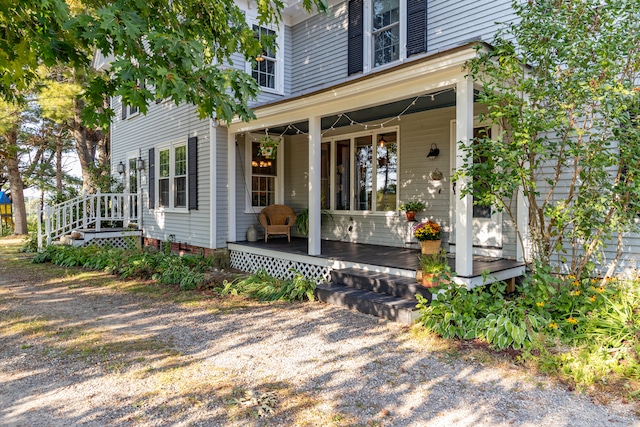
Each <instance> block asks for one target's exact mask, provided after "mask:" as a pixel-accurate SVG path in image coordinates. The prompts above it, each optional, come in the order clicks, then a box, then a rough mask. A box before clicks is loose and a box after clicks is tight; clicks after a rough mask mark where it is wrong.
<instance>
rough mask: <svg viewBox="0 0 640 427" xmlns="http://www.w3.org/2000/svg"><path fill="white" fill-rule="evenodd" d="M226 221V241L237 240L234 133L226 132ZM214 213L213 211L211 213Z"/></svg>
mask: <svg viewBox="0 0 640 427" xmlns="http://www.w3.org/2000/svg"><path fill="white" fill-rule="evenodd" d="M227 191H228V194H227V196H228V198H227V203H228V204H227V215H228V217H227V223H228V226H229V237H228V239H227V240H228V241H230V242H235V241H237V237H236V133H235V132H231V131H229V132H228V133H227ZM215 214H216V213H215V212H214V213H213V215H215Z"/></svg>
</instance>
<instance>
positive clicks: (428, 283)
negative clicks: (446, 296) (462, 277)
mask: <svg viewBox="0 0 640 427" xmlns="http://www.w3.org/2000/svg"><path fill="white" fill-rule="evenodd" d="M421 273H422V272H421ZM421 276H422V277H421V279H422V281H421V282H418V283H421V284H422V286H424V287H425V288H435V287H436V286H440V285H448V284H449V282H450V281H449V280H448V279H444V280H443V279H442V278H440V279H438V278H437V277H436V276H437V275H436V274H434V273H426V274H425V273H422V274H421ZM447 277H449V276H448V275H447ZM416 278H417V275H416Z"/></svg>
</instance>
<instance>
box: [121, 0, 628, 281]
mask: <svg viewBox="0 0 640 427" xmlns="http://www.w3.org/2000/svg"><path fill="white" fill-rule="evenodd" d="M285 3H287V2H285ZM243 4H245V5H246V3H243ZM249 4H251V2H249ZM287 4H288V6H287V7H286V8H285V10H284V19H283V22H282V24H281V26H280V27H279V28H276V27H268V28H261V29H260V31H264V32H274V33H275V35H276V39H277V44H278V47H277V49H276V51H275V52H269V53H268V54H267V55H265V57H264V61H262V62H258V63H257V65H252V64H250V63H244V62H243V61H242V58H241V57H240V56H239V55H238V58H235V59H234V64H236V66H244V67H245V69H246V71H247V72H250V73H252V74H253V75H254V77H255V78H256V79H257V81H258V83H259V84H260V86H261V87H262V94H261V95H260V97H259V99H258V100H257V102H256V103H255V104H254V105H253V109H254V112H255V115H256V119H255V120H253V121H251V122H248V123H247V122H241V121H234V122H232V123H228V124H218V123H217V121H215V120H200V119H198V117H197V115H196V113H195V108H194V107H193V106H190V105H181V106H179V107H176V106H175V105H174V104H173V103H171V102H159V103H156V104H154V105H151V106H150V107H149V111H148V113H147V114H146V115H141V114H139V112H137V111H135V110H132V109H131V108H130V107H127V106H126V105H124V106H123V105H122V104H121V103H120V102H119V100H118V99H114V100H113V102H112V106H113V108H114V109H115V111H116V118H115V119H114V120H113V122H112V127H111V132H112V133H111V143H112V155H111V156H112V157H111V158H112V170H113V171H116V170H117V168H118V165H119V164H120V163H122V164H123V165H124V169H125V170H124V173H123V174H122V175H121V176H119V174H116V177H118V178H119V179H123V183H124V184H125V187H126V188H127V190H128V191H129V192H132V193H136V194H138V195H139V197H140V204H139V206H140V208H139V209H140V212H139V213H140V217H141V218H140V223H139V224H140V225H141V229H142V233H143V236H144V241H145V242H146V243H147V244H161V242H165V241H168V240H171V241H173V242H174V244H176V245H178V246H179V247H180V248H181V249H190V250H195V251H197V250H200V249H203V250H205V251H206V252H207V253H209V252H211V251H216V250H229V251H230V254H231V263H232V265H233V266H235V267H238V268H241V269H244V270H247V271H250V270H256V269H258V268H265V269H266V270H267V271H268V272H270V273H272V274H274V275H280V276H288V275H290V274H291V272H290V271H289V269H290V268H292V267H293V268H296V269H297V270H299V271H302V272H304V273H305V274H307V275H308V276H310V277H318V276H323V277H326V278H329V274H330V272H331V271H332V270H340V269H345V268H356V269H360V270H362V271H367V272H377V273H385V274H392V275H397V276H404V277H409V276H412V275H413V274H414V270H415V264H416V261H417V253H418V251H417V250H416V248H417V246H416V245H415V243H416V242H415V240H413V238H412V235H411V227H412V226H413V225H414V224H415V223H410V222H407V221H406V219H405V217H404V214H402V213H401V212H399V211H398V207H399V206H400V204H402V203H403V202H406V201H410V200H413V199H419V200H421V201H423V202H424V203H425V204H426V205H427V207H426V209H425V210H424V211H423V212H419V213H418V219H419V220H424V219H427V218H429V219H433V220H435V221H437V222H438V223H440V224H441V225H442V226H443V229H444V231H445V233H444V236H443V247H445V248H446V249H447V250H448V251H449V252H450V253H452V254H455V271H456V274H457V279H456V280H458V281H460V282H463V283H466V284H468V285H477V284H480V283H482V282H483V280H484V279H483V277H482V271H483V270H490V277H491V280H506V279H509V278H512V277H517V276H520V275H522V274H523V272H524V265H523V263H522V262H521V261H522V260H523V257H524V255H525V248H523V247H522V246H521V244H520V242H519V240H518V239H517V238H516V234H515V224H513V223H512V221H511V220H510V218H508V217H507V216H506V215H501V214H500V213H499V212H494V211H492V210H491V209H490V208H478V207H476V208H475V209H474V206H473V200H472V198H471V197H470V196H466V197H462V198H460V197H459V194H457V193H456V188H455V185H454V184H453V183H452V181H451V175H452V171H453V170H454V169H455V168H456V167H457V166H460V165H462V164H463V163H464V161H465V160H466V159H465V158H464V154H463V153H462V152H461V151H460V150H459V149H458V144H456V142H457V141H462V142H465V141H469V140H470V139H472V138H473V137H474V133H475V132H497V131H498V129H495V128H493V129H492V128H490V127H488V126H486V125H485V124H483V123H480V122H478V120H477V115H478V113H479V112H480V111H482V110H483V106H482V105H480V104H478V103H477V102H475V99H474V91H475V89H476V87H475V85H474V82H473V81H472V80H471V79H470V78H469V77H467V75H466V72H465V71H463V68H462V67H463V64H464V63H465V61H467V60H469V59H470V58H473V57H474V56H475V55H477V52H476V50H475V47H476V46H477V44H478V41H480V43H482V41H490V40H491V38H492V35H493V33H494V32H495V30H496V25H495V24H494V23H495V22H506V21H510V20H513V19H514V14H513V11H512V10H511V3H510V1H490V0H480V1H476V2H450V1H444V0H347V1H334V2H331V8H330V12H329V14H326V15H325V14H313V13H311V14H310V13H307V12H305V11H304V10H302V9H301V8H300V7H299V5H298V4H297V2H289V3H287ZM253 16H255V11H254V10H252V9H251V7H250V6H249V8H248V9H247V19H249V20H250V21H252V19H253V18H252V17H253ZM254 24H255V23H254ZM256 25H257V24H256ZM485 48H489V47H488V45H485ZM239 64H244V65H239ZM267 134H268V135H269V136H272V137H275V138H280V139H281V142H280V144H279V147H278V150H277V156H276V158H274V159H265V158H264V157H263V156H261V154H260V150H259V142H258V141H259V140H260V139H261V138H263V137H264V136H265V135H267ZM430 153H431V154H432V155H431V156H429V157H428V155H429V154H430ZM435 153H438V154H437V155H435V156H434V155H433V154H435ZM138 158H140V159H141V160H143V162H144V169H141V170H138V168H137V167H136V160H137V159H138ZM457 185H464V183H457ZM511 203H512V206H513V209H514V211H515V212H517V222H518V226H519V228H520V229H521V230H525V229H526V227H527V223H528V211H527V208H526V205H525V202H524V201H523V200H522V199H521V198H518V197H517V195H514V197H513V200H512V201H511ZM271 204H285V205H288V206H291V207H292V208H294V209H295V210H297V211H300V210H302V209H305V208H308V209H309V211H308V212H309V233H308V239H305V240H302V239H297V240H296V239H294V240H295V241H294V242H292V243H290V244H289V243H287V244H285V243H284V242H285V241H286V239H284V240H282V239H270V240H269V241H268V242H266V243H264V242H261V241H259V242H255V243H253V242H246V233H247V230H248V229H249V227H250V226H253V227H254V228H255V229H257V230H258V232H259V233H261V232H262V227H261V226H260V225H259V223H258V213H259V212H260V211H261V210H262V209H263V208H264V207H266V206H268V205H271ZM321 210H326V211H329V212H330V213H331V216H332V218H333V219H332V221H329V222H326V223H323V224H321V221H320V217H321ZM634 241H636V242H638V240H634ZM354 244H356V245H355V246H354ZM357 244H360V245H357ZM363 244H366V245H371V246H362V245H363ZM345 245H346V246H345ZM349 245H350V246H349ZM354 247H355V248H364V249H363V250H362V253H361V255H360V256H358V255H357V254H356V252H357V250H356V249H353V248H354ZM635 247H636V248H637V243H636V246H635ZM345 248H349V249H345ZM349 253H352V254H356V255H354V256H350V255H349ZM401 257H405V258H406V257H408V261H402V260H401V259H402V258H401ZM628 260H633V257H632V256H630V257H629V258H628Z"/></svg>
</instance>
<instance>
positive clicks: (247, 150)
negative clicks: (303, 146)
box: [244, 133, 285, 214]
mask: <svg viewBox="0 0 640 427" xmlns="http://www.w3.org/2000/svg"><path fill="white" fill-rule="evenodd" d="M263 136H264V135H263V134H258V133H247V134H246V136H245V143H244V154H245V156H244V158H245V167H244V171H245V172H244V173H245V176H244V179H245V182H246V183H247V186H246V191H245V201H244V213H247V214H251V213H260V212H261V211H262V209H264V208H265V206H253V205H252V204H251V201H252V197H251V196H252V191H253V188H252V185H253V179H252V178H253V172H252V170H251V160H252V156H253V153H252V151H251V148H252V144H253V143H254V142H257V141H259V140H260V138H262V137H263ZM284 144H285V142H284V138H282V140H281V141H280V144H278V149H277V151H276V176H275V186H276V189H275V198H274V199H275V203H277V204H283V203H284V194H283V188H284Z"/></svg>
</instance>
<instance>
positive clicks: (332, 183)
mask: <svg viewBox="0 0 640 427" xmlns="http://www.w3.org/2000/svg"><path fill="white" fill-rule="evenodd" d="M391 132H395V133H396V144H397V146H398V148H397V156H398V159H397V163H396V164H397V166H396V167H397V172H396V174H397V177H396V180H397V181H398V182H399V176H400V171H401V165H400V159H401V156H400V150H401V144H400V140H401V135H400V126H389V127H386V126H385V127H384V128H376V129H373V130H365V131H360V132H352V133H345V134H340V135H334V136H330V137H326V138H323V139H322V143H323V144H324V143H329V144H330V147H331V148H330V152H331V155H330V159H329V162H330V164H329V195H330V202H329V209H328V211H329V212H330V213H331V214H338V215H340V214H349V215H362V216H365V215H369V216H370V215H373V216H396V215H397V214H398V210H397V209H395V210H392V211H379V210H377V209H375V208H376V204H375V203H372V206H373V207H374V209H372V210H362V209H354V204H355V202H354V198H355V187H354V185H355V174H356V172H355V168H354V167H351V168H350V171H349V187H350V190H349V192H350V194H349V199H350V204H349V209H341V210H336V208H335V206H336V198H335V194H334V189H335V188H336V170H335V167H336V166H335V164H336V160H337V150H336V148H335V144H336V142H337V141H344V140H347V139H348V140H349V141H350V142H349V162H350V164H351V165H353V164H354V163H353V162H354V160H355V159H354V155H355V144H356V139H357V138H359V137H362V136H369V135H371V136H374V137H375V136H376V135H379V134H381V133H391ZM371 144H372V146H373V152H372V156H373V158H377V153H378V144H377V143H376V141H375V138H373V139H372V141H371ZM377 170H378V166H377V162H374V165H373V173H372V175H373V177H374V178H373V180H372V183H371V184H372V188H377ZM372 191H373V190H372ZM375 191H377V190H375ZM375 191H374V192H375ZM399 197H400V192H399V191H398V188H397V187H396V207H398V206H399Z"/></svg>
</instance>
